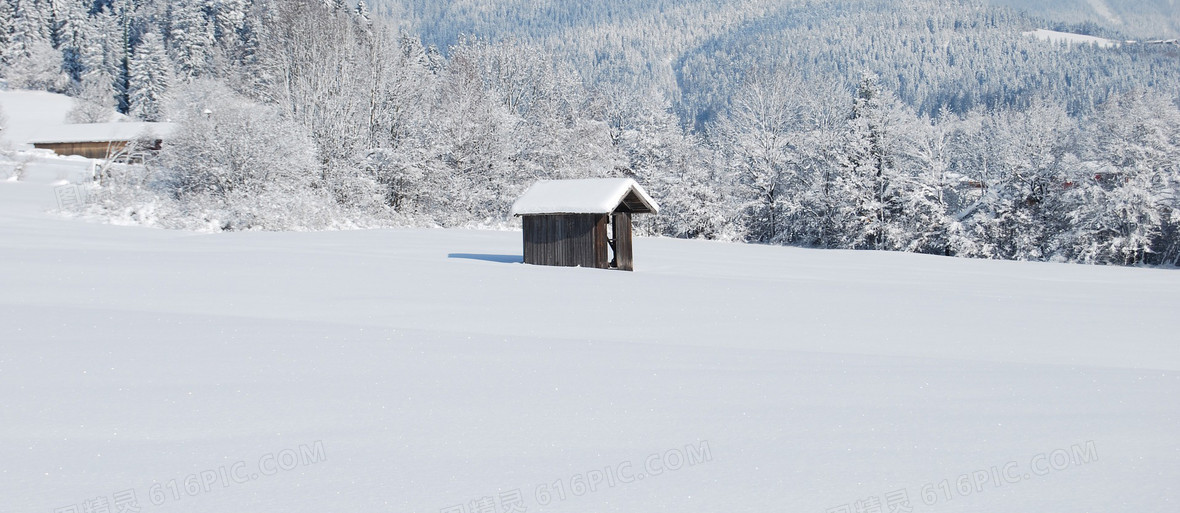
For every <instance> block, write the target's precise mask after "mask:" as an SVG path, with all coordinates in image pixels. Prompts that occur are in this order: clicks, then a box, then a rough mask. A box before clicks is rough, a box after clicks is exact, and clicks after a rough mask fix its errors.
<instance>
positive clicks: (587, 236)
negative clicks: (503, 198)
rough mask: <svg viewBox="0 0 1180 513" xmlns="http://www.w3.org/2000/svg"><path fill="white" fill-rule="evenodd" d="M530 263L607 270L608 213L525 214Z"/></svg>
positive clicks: (525, 230)
mask: <svg viewBox="0 0 1180 513" xmlns="http://www.w3.org/2000/svg"><path fill="white" fill-rule="evenodd" d="M523 224H524V261H525V263H527V264H536V265H556V266H565V267H578V266H580V267H597V268H600V269H606V268H607V267H608V266H609V265H610V263H609V262H607V239H606V226H607V217H606V215H605V214H561V215H528V216H524V219H523Z"/></svg>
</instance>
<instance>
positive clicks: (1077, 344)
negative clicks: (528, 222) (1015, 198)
mask: <svg viewBox="0 0 1180 513" xmlns="http://www.w3.org/2000/svg"><path fill="white" fill-rule="evenodd" d="M54 205H55V193H54V189H53V187H51V186H48V185H43V184H30V183H20V182H5V183H0V291H2V293H0V512H3V513H16V512H46V513H48V512H54V511H76V512H83V511H96V512H99V511H107V509H102V508H103V507H104V505H105V506H106V507H108V508H109V511H120V509H119V507H117V505H121V506H122V507H123V510H124V511H143V512H232V511H241V512H250V513H263V512H275V513H298V512H308V513H312V512H314V513H322V512H326V511H332V512H442V511H447V512H457V511H462V512H464V513H482V512H492V511H495V512H498V513H500V512H509V511H528V512H540V511H546V512H549V511H555V512H604V511H620V512H650V511H676V512H718V511H726V512H769V511H801V512H815V513H821V512H826V511H829V510H831V511H866V512H876V511H891V509H892V510H893V511H910V509H906V508H905V507H904V505H902V504H900V501H901V500H902V499H905V500H906V501H907V502H908V506H909V507H910V508H912V511H939V512H944V511H945V512H1007V511H1030V512H1043V511H1053V512H1115V511H1135V512H1174V511H1177V508H1178V506H1180V445H1178V442H1180V372H1178V371H1180V346H1178V345H1177V333H1180V316H1178V315H1177V311H1178V309H1180V296H1178V295H1177V290H1180V274H1178V273H1177V272H1176V271H1171V270H1149V269H1131V268H1107V267H1085V266H1074V265H1055V264H1026V263H1013V262H994V261H973V260H959V259H947V258H937V257H928V256H915V255H905V254H893V253H870V252H841V251H820V250H805V249H795V248H781V247H761V246H742V245H730V244H719V243H710V242H700V241H677V240H664V239H640V240H638V241H637V242H636V257H637V266H638V269H639V270H638V271H637V272H635V273H625V272H617V271H599V270H589V269H562V268H544V267H534V266H526V265H523V264H519V263H516V262H517V261H519V255H520V249H519V246H520V235H519V233H513V232H479V231H425V230H405V231H399V230H380V231H353V232H323V233H226V234H217V235H205V234H193V233H185V232H170V231H163V230H155V229H148V228H139V227H123V226H111V225H104V224H96V223H88V222H84V221H79V220H71V219H65V218H60V217H55V216H53V215H51V214H47V213H45V211H47V210H50V209H52V208H54ZM650 455H656V456H655V457H654V458H653V457H650ZM190 476H191V477H190ZM961 476H966V477H961ZM485 498H486V499H485ZM132 501H134V502H132ZM858 501H863V502H861V504H860V506H861V508H860V509H859V510H858V509H857V508H856V506H857V504H856V503H857V502H858ZM874 501H875V502H874ZM890 504H893V506H894V507H893V508H890ZM86 506H91V507H92V508H91V509H89V510H87V509H85V507H86ZM131 506H134V507H137V508H139V509H132V508H131ZM845 506H846V507H847V508H848V509H844V507H845ZM875 508H876V509H875Z"/></svg>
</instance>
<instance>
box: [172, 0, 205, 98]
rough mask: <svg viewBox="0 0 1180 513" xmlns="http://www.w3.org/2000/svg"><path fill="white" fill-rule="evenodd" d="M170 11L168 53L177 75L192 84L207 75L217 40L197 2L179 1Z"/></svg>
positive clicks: (194, 0) (201, 6) (199, 2)
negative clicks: (196, 79)
mask: <svg viewBox="0 0 1180 513" xmlns="http://www.w3.org/2000/svg"><path fill="white" fill-rule="evenodd" d="M172 12H173V19H172V30H171V32H170V33H169V36H170V37H169V47H170V48H171V52H170V54H171V56H172V59H173V61H174V62H175V64H176V72H177V74H178V75H179V76H180V77H181V78H183V79H185V80H189V81H191V80H192V79H194V78H197V77H200V76H203V75H205V74H206V73H208V72H209V68H210V65H211V59H212V56H213V48H214V45H215V37H216V36H215V30H214V25H213V24H211V23H210V22H209V19H208V18H207V17H206V16H205V11H204V5H203V2H201V1H200V0H182V1H181V2H179V3H177V4H176V5H175V7H173V11H172Z"/></svg>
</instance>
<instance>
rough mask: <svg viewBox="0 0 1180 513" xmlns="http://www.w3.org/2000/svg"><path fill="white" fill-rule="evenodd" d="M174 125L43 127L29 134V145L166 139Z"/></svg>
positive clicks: (130, 123) (128, 124)
mask: <svg viewBox="0 0 1180 513" xmlns="http://www.w3.org/2000/svg"><path fill="white" fill-rule="evenodd" d="M175 130H176V124H175V123H148V122H142V121H139V122H126V123H82V124H75V125H57V126H48V127H43V128H41V129H39V130H37V131H36V132H35V133H32V134H29V135H30V137H29V141H28V142H29V144H55V143H84V142H112V141H133V140H136V139H139V138H142V137H151V138H154V139H167V138H168V137H169V136H171V135H172V133H173V132H174V131H175Z"/></svg>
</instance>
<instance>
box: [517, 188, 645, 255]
mask: <svg viewBox="0 0 1180 513" xmlns="http://www.w3.org/2000/svg"><path fill="white" fill-rule="evenodd" d="M659 209H660V207H659V205H657V204H656V202H655V200H653V199H652V198H651V196H648V194H647V192H646V191H644V190H643V187H640V185H639V184H638V183H635V180H632V179H630V178H597V179H585V180H546V181H540V182H537V183H535V184H533V186H532V187H530V188H529V190H527V191H525V193H524V194H523V195H522V196H521V197H520V198H519V199H517V200H516V203H514V204H513V205H512V214H513V215H515V216H519V217H521V218H522V220H523V225H524V262H525V263H526V264H536V265H556V266H565V267H596V268H599V269H611V268H615V269H621V270H624V271H631V270H634V258H633V255H632V244H631V214H655V213H658V212H659ZM608 234H609V235H608Z"/></svg>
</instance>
